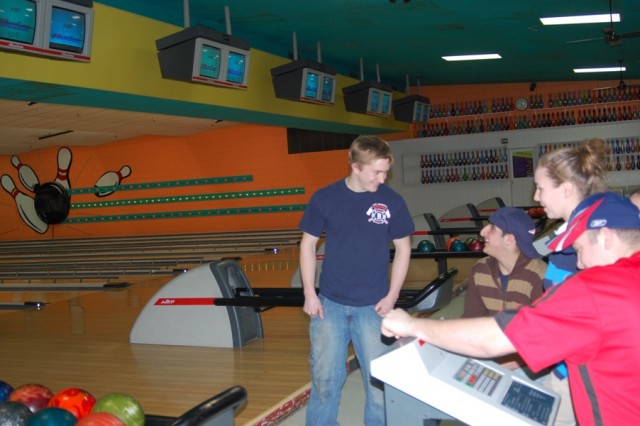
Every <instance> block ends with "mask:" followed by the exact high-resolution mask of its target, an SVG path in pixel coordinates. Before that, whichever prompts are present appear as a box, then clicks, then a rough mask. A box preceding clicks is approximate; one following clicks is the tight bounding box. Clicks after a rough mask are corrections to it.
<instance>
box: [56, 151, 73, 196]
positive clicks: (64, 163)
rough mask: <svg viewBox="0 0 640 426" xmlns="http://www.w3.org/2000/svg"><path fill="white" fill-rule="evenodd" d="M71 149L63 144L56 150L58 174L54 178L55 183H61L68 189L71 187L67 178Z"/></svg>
mask: <svg viewBox="0 0 640 426" xmlns="http://www.w3.org/2000/svg"><path fill="white" fill-rule="evenodd" d="M71 160H72V155H71V150H70V149H69V148H67V147H66V146H63V147H62V148H60V149H59V150H58V174H57V176H56V178H55V180H54V182H55V183H57V184H59V185H61V186H62V187H63V188H64V189H66V190H67V191H69V190H70V189H71V181H70V180H69V168H70V167H71Z"/></svg>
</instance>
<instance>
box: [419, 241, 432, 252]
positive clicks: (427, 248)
mask: <svg viewBox="0 0 640 426" xmlns="http://www.w3.org/2000/svg"><path fill="white" fill-rule="evenodd" d="M435 249H436V246H435V245H434V244H433V243H432V242H431V241H429V240H422V241H420V242H419V243H418V247H417V250H418V253H431V252H432V251H434V250H435Z"/></svg>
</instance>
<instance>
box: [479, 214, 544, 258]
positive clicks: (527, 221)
mask: <svg viewBox="0 0 640 426" xmlns="http://www.w3.org/2000/svg"><path fill="white" fill-rule="evenodd" d="M489 223H491V224H493V225H495V226H497V227H498V228H500V229H502V231H503V232H506V233H507V234H512V235H513V236H514V237H516V244H517V245H518V248H519V249H520V251H521V252H522V253H524V255H525V256H527V257H528V258H530V259H537V258H539V257H540V253H538V251H537V250H536V249H535V247H534V246H533V240H534V238H535V235H536V224H535V223H534V222H533V219H531V217H529V215H528V214H526V213H525V212H524V210H522V209H519V208H516V207H501V208H499V209H498V210H496V211H495V212H493V214H491V216H489Z"/></svg>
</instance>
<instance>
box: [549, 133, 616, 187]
mask: <svg viewBox="0 0 640 426" xmlns="http://www.w3.org/2000/svg"><path fill="white" fill-rule="evenodd" d="M609 152H610V149H609V145H608V144H607V143H606V142H605V141H604V140H603V139H599V138H595V139H588V140H586V141H585V142H584V143H582V144H581V145H580V146H578V147H575V148H562V149H559V150H557V151H552V152H549V153H547V154H545V155H543V156H542V157H541V158H540V160H539V161H538V167H544V168H545V169H547V175H548V176H549V178H550V179H551V180H552V182H553V183H554V185H555V186H558V185H560V184H562V183H564V182H567V181H568V182H571V183H573V184H574V185H575V187H576V188H577V189H578V191H579V192H580V194H581V195H582V199H584V198H587V197H588V196H589V195H591V194H595V193H596V192H601V191H603V190H604V189H605V188H606V186H607V155H608V154H609Z"/></svg>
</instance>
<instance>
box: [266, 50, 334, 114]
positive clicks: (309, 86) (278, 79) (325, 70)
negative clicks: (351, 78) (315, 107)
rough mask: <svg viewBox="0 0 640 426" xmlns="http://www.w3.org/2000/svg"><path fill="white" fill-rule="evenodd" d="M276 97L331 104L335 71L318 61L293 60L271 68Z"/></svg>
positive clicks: (332, 101)
mask: <svg viewBox="0 0 640 426" xmlns="http://www.w3.org/2000/svg"><path fill="white" fill-rule="evenodd" d="M271 77H272V81H273V89H274V91H275V94H276V97H277V98H281V99H290V100H293V101H302V102H309V103H315V104H321V105H333V104H334V103H335V96H336V73H335V71H334V70H333V69H332V68H330V67H328V66H326V65H324V64H322V63H319V62H314V61H308V60H295V61H293V62H289V63H287V64H284V65H280V66H278V67H275V68H272V69H271Z"/></svg>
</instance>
